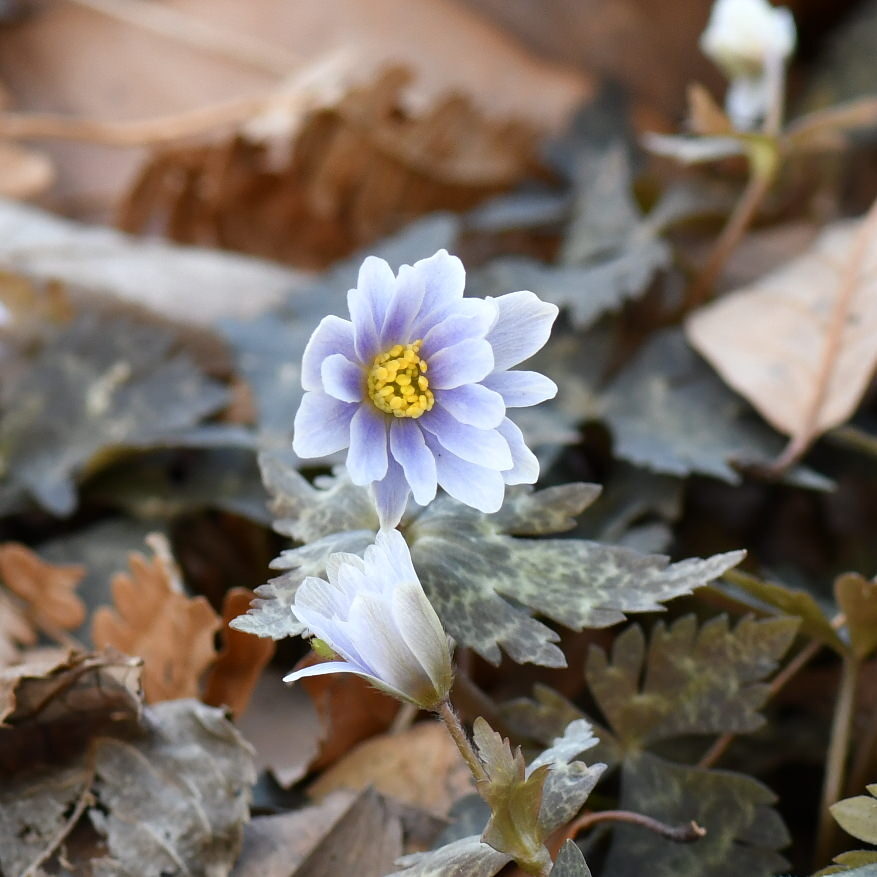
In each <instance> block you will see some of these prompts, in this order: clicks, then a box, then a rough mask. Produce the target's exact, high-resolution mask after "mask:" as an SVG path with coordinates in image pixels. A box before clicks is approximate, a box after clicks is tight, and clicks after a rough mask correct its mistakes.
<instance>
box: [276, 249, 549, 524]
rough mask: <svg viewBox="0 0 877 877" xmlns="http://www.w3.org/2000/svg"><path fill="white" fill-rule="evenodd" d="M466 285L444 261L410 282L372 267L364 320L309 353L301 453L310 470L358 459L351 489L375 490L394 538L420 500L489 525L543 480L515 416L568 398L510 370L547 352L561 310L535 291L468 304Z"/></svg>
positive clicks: (361, 311)
mask: <svg viewBox="0 0 877 877" xmlns="http://www.w3.org/2000/svg"><path fill="white" fill-rule="evenodd" d="M465 277H466V275H465V271H464V269H463V265H462V263H461V262H460V260H459V259H457V258H456V257H454V256H449V255H448V253H447V252H446V251H445V250H439V252H437V253H436V254H435V255H434V256H431V257H430V258H429V259H423V260H421V261H420V262H417V263H415V264H414V265H403V266H402V267H401V268H400V270H399V274H398V276H394V274H393V272H392V270H391V269H390V266H389V265H388V264H387V263H386V262H384V261H383V260H382V259H378V258H376V257H374V256H369V257H368V258H367V259H366V260H365V262H363V265H362V267H361V268H360V271H359V278H358V281H357V287H356V289H352V290H350V292H349V293H348V298H347V302H348V307H349V309H350V317H351V319H350V320H343V319H341V318H340V317H335V316H330V317H326V318H325V319H323V321H322V322H321V323H320V325H319V326H318V327H317V329H316V330H315V331H314V334H313V335H312V336H311V339H310V341H309V342H308V344H307V347H306V348H305V352H304V358H303V361H302V386H303V387H304V389H305V391H306V392H305V395H304V397H303V399H302V403H301V407H300V408H299V410H298V413H297V414H296V417H295V434H294V436H295V437H294V440H293V448H294V450H295V452H296V453H297V454H298V455H299V456H300V457H319V456H324V455H326V454H330V453H333V452H335V451H340V450H343V449H344V448H349V450H348V453H347V469H348V471H349V473H350V477H351V480H352V481H353V482H354V484H359V485H371V486H372V491H373V494H374V498H375V502H376V505H377V508H378V514H379V516H380V519H381V524H382V526H384V527H393V526H395V525H396V524H397V523H398V522H399V520H400V519H401V517H402V514H403V512H404V511H405V506H406V504H407V501H408V497H409V494H410V493H413V495H414V499H415V501H416V502H417V503H419V504H420V505H426V504H427V503H429V502H430V501H431V500H432V499H433V498H434V497H435V493H436V487H437V485H441V486H442V487H443V488H444V489H445V490H446V491H447V492H448V493H449V494H451V496H453V497H455V498H456V499H458V500H460V502H463V503H465V504H466V505H470V506H473V507H474V508H477V509H479V510H480V511H483V512H488V513H489V512H495V511H497V510H498V509H499V508H500V506H501V505H502V500H503V495H504V491H505V485H506V484H532V483H533V482H535V481H536V478H537V477H538V475H539V464H538V462H537V460H536V458H535V456H534V455H533V453H532V452H531V451H530V450H529V448H527V446H526V444H525V443H524V438H523V435H522V433H521V431H520V430H519V429H518V427H517V426H515V424H514V423H512V421H511V420H509V419H508V418H507V417H506V408H516V407H525V406H529V405H536V404H538V403H539V402H543V401H545V400H546V399H550V398H552V397H553V396H554V395H555V393H556V392H557V387H556V385H555V384H554V382H553V381H550V380H549V379H548V378H546V377H544V376H543V375H541V374H538V373H537V372H530V371H509V369H510V368H512V367H513V366H515V365H517V364H518V363H520V362H522V361H523V360H525V359H527V358H528V357H530V356H532V355H533V354H534V353H535V352H536V351H537V350H539V349H540V348H541V347H542V345H543V344H545V342H546V341H547V340H548V335H549V333H550V331H551V325H552V323H553V322H554V320H555V318H556V316H557V307H555V305H553V304H548V303H546V302H543V301H540V300H539V299H538V298H537V297H536V296H535V295H534V294H533V293H532V292H513V293H510V294H508V295H503V296H500V297H499V298H495V299H492V298H488V299H475V298H463V287H464V285H465Z"/></svg>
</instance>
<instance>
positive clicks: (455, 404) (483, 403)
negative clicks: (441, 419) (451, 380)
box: [435, 384, 505, 429]
mask: <svg viewBox="0 0 877 877" xmlns="http://www.w3.org/2000/svg"><path fill="white" fill-rule="evenodd" d="M435 401H436V405H440V406H441V407H442V408H444V409H445V411H447V412H448V413H449V414H450V415H451V416H452V417H453V418H454V419H455V420H459V421H460V423H465V424H468V425H469V426H476V427H478V429H495V428H496V427H497V426H499V425H500V423H502V420H503V418H504V417H505V402H503V398H502V396H500V394H499V393H495V392H494V391H493V390H488V389H487V387H483V386H482V385H481V384H464V385H463V386H462V387H455V388H454V389H453V390H436V391H435Z"/></svg>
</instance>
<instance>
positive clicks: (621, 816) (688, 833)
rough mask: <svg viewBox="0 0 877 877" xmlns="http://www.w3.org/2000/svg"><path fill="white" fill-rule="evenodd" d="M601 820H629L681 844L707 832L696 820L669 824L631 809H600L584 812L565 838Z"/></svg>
mask: <svg viewBox="0 0 877 877" xmlns="http://www.w3.org/2000/svg"><path fill="white" fill-rule="evenodd" d="M600 822H627V823H630V824H631V825H638V826H639V827H640V828H645V829H647V830H648V831H653V832H654V833H655V834H659V835H660V836H661V837H664V838H666V839H667V840H672V841H674V842H675V843H680V844H687V843H693V842H694V841H696V840H700V839H701V838H702V837H703V836H704V835H705V834H706V829H705V828H703V827H702V826H700V825H698V824H697V823H696V822H695V821H694V820H692V821H691V822H689V823H688V824H687V825H667V824H666V823H665V822H659V821H658V820H657V819H653V818H652V817H651V816H646V815H644V814H643V813H633V812H632V811H630V810H600V811H598V812H596V813H584V814H583V815H581V816H579V818H578V819H575V820H574V821H573V822H571V823H570V824H569V825H568V826H567V828H566V831H565V832H564V834H565V837H564V840H574V839H575V837H576V835H577V834H579V833H580V832H582V831H586V830H587V829H589V828H591V826H593V825H597V823H600Z"/></svg>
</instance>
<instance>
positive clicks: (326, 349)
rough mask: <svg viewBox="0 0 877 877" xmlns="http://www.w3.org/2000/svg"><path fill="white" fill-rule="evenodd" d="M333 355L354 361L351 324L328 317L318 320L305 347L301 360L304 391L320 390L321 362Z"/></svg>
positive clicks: (321, 385) (321, 386)
mask: <svg viewBox="0 0 877 877" xmlns="http://www.w3.org/2000/svg"><path fill="white" fill-rule="evenodd" d="M333 353H341V354H343V355H344V356H346V357H347V358H348V359H354V358H355V357H356V353H355V352H354V347H353V323H351V322H350V321H349V320H342V319H341V317H335V316H328V317H323V319H322V320H320V324H319V326H317V328H316V329H314V334H313V335H311V337H310V338H309V339H308V343H307V344H306V345H305V352H304V354H303V355H302V360H301V385H302V387H303V388H304V389H305V390H322V389H323V383H322V376H321V373H320V369H321V367H322V365H323V360H324V359H325V358H326V357H327V356H331V354H333Z"/></svg>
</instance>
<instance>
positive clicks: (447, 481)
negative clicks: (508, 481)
mask: <svg viewBox="0 0 877 877" xmlns="http://www.w3.org/2000/svg"><path fill="white" fill-rule="evenodd" d="M427 443H428V444H429V447H430V450H431V451H432V452H433V454H435V464H436V471H437V473H438V482H439V484H440V485H441V486H442V488H444V490H446V491H447V492H448V493H449V494H450V495H451V496H452V497H454V499H456V500H459V501H460V502H462V503H464V504H465V505H467V506H471V507H472V508H473V509H478V511H480V512H484V513H485V514H492V513H493V512H498V511H499V510H500V508H501V507H502V501H503V498H504V496H505V482H504V481H503V477H502V473H501V472H496V471H494V470H492V469H485V468H484V467H483V466H475V465H473V464H472V463H467V462H466V461H465V460H461V459H460V458H459V457H458V456H457V455H456V454H452V453H449V452H448V451H446V450H445V449H444V448H443V447H442V446H441V445H439V444H438V442H437V441H436V440H435V439H430V438H428V439H427Z"/></svg>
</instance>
